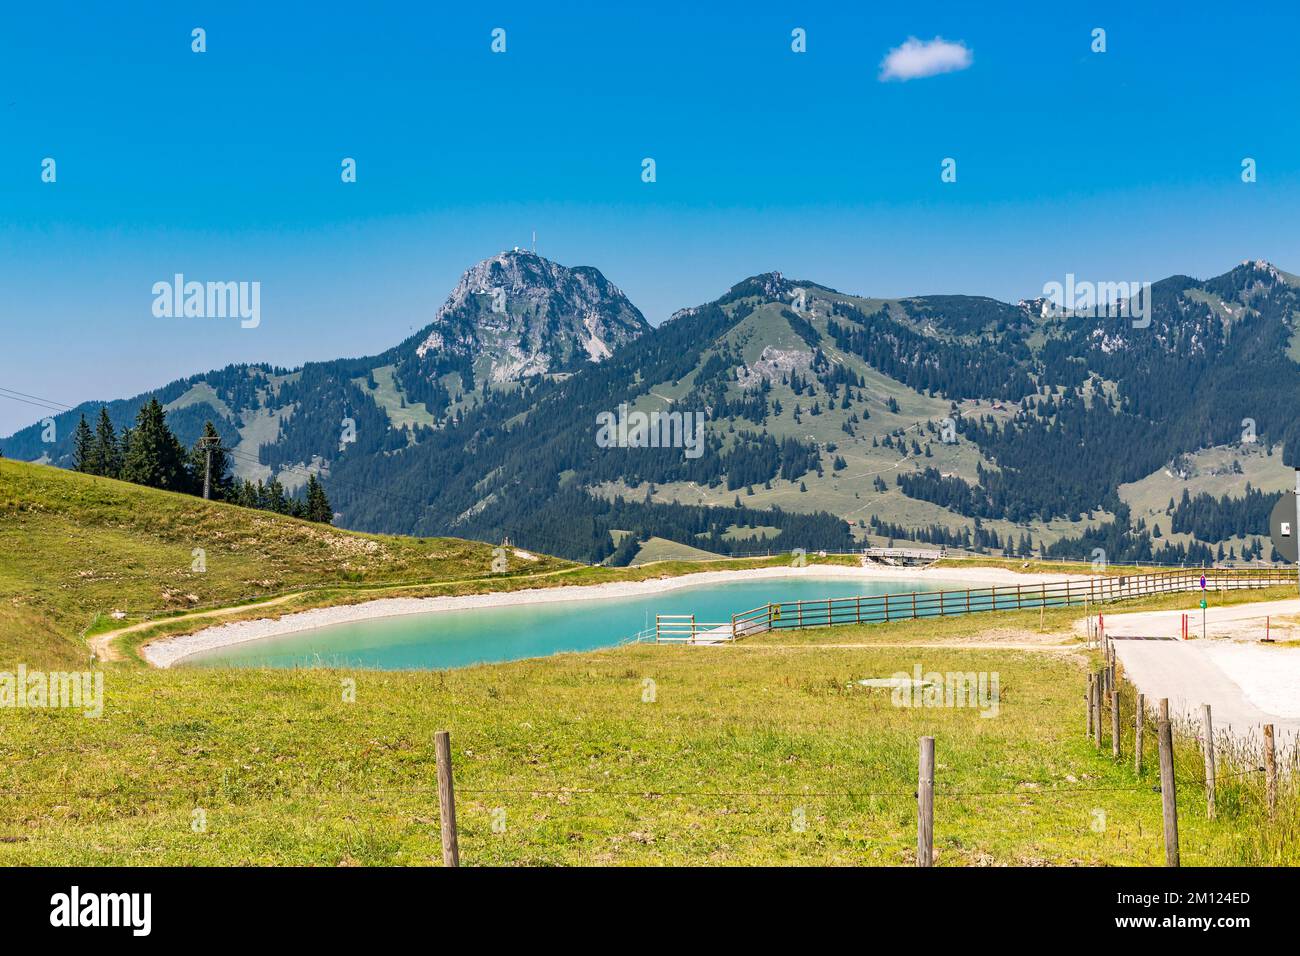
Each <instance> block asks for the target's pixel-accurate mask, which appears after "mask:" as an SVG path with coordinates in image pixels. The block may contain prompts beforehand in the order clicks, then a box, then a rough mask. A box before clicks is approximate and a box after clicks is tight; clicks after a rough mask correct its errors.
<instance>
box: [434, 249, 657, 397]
mask: <svg viewBox="0 0 1300 956" xmlns="http://www.w3.org/2000/svg"><path fill="white" fill-rule="evenodd" d="M649 330H650V324H649V323H648V322H646V320H645V316H643V315H642V314H641V312H640V311H639V310H638V309H637V308H636V306H634V305H632V303H631V302H629V301H628V299H627V297H626V296H625V295H623V293H622V292H621V291H619V289H618V287H617V286H615V285H614V284H613V283H611V282H610V281H609V280H608V279H606V278H605V277H604V276H603V275H602V274H601V273H600V270H598V269H594V268H592V267H591V266H578V267H575V268H572V269H570V268H567V267H566V266H562V265H560V264H558V263H555V262H551V261H550V260H549V259H544V258H542V257H541V256H539V255H537V254H535V253H532V252H525V251H521V250H518V249H516V250H514V251H512V252H503V253H501V254H500V255H497V256H493V257H492V258H490V259H484V260H483V261H482V262H480V263H478V264H477V265H475V266H473V267H472V268H470V269H469V270H467V271H466V272H465V274H464V275H462V276H461V278H460V281H459V282H458V283H456V287H455V288H454V289H453V290H452V292H451V295H449V296H448V297H447V301H446V302H444V303H443V304H442V306H441V307H440V308H439V309H438V311H437V313H436V314H435V315H434V319H433V323H432V324H431V325H430V327H429V329H428V330H427V332H426V334H425V335H424V338H423V339H422V340H421V341H420V342H419V344H418V345H417V346H416V349H415V354H416V356H417V358H418V359H419V360H420V362H421V363H422V364H423V365H424V366H425V367H426V368H427V369H428V370H429V371H430V372H433V373H436V372H438V371H441V370H448V369H453V368H464V367H465V366H466V365H469V366H470V367H471V368H472V369H473V374H474V378H475V379H476V380H478V381H481V382H490V383H496V382H508V381H516V380H518V379H521V378H525V377H528V376H533V375H544V374H548V373H555V372H566V371H576V370H577V369H579V368H581V367H582V366H584V365H586V364H588V363H590V362H599V361H601V360H603V359H605V358H608V357H609V356H610V355H611V354H612V353H613V351H614V350H615V349H616V348H618V347H619V346H620V345H623V344H624V343H626V342H630V341H631V340H632V339H635V338H637V337H638V336H640V335H642V334H644V333H645V332H648V331H649Z"/></svg>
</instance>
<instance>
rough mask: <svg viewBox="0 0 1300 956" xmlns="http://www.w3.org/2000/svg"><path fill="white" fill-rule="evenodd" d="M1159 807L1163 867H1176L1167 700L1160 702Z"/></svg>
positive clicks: (1175, 813) (1174, 795)
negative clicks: (1163, 842) (1162, 840)
mask: <svg viewBox="0 0 1300 956" xmlns="http://www.w3.org/2000/svg"><path fill="white" fill-rule="evenodd" d="M1157 736H1158V739H1159V741H1160V807H1161V811H1162V815H1163V817H1164V829H1165V866H1178V795H1177V793H1176V792H1175V790H1174V734H1173V729H1172V728H1171V727H1170V726H1169V700H1168V698H1162V699H1161V701H1160V725H1159V734H1158V735H1157Z"/></svg>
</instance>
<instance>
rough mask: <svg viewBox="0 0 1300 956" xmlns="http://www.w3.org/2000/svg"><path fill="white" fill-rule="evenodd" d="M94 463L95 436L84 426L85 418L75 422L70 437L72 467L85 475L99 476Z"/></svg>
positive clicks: (88, 427)
mask: <svg viewBox="0 0 1300 956" xmlns="http://www.w3.org/2000/svg"><path fill="white" fill-rule="evenodd" d="M96 465H97V463H96V461H95V436H94V435H93V434H91V431H90V426H89V425H88V424H86V416H85V415H84V414H83V415H82V416H81V421H79V422H77V430H76V432H74V433H73V435H72V467H73V468H75V469H76V470H77V471H84V472H86V473H87V474H91V475H98V474H100V472H99V470H98V468H97V467H96Z"/></svg>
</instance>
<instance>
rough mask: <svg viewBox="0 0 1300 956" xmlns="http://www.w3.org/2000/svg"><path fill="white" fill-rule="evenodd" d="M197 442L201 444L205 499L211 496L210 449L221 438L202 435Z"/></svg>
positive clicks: (219, 442)
mask: <svg viewBox="0 0 1300 956" xmlns="http://www.w3.org/2000/svg"><path fill="white" fill-rule="evenodd" d="M199 444H200V445H202V446H203V452H204V461H203V498H204V500H205V501H206V500H207V499H209V498H211V497H212V449H213V448H214V447H216V446H217V445H220V444H221V439H220V438H219V437H217V436H215V435H203V436H202V437H200V438H199Z"/></svg>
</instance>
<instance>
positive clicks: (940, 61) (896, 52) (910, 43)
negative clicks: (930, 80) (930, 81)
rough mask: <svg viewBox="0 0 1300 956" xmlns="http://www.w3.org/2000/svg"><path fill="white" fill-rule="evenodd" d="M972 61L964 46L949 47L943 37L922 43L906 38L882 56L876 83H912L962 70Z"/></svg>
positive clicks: (961, 44)
mask: <svg viewBox="0 0 1300 956" xmlns="http://www.w3.org/2000/svg"><path fill="white" fill-rule="evenodd" d="M973 61H974V57H973V56H972V55H971V51H970V50H968V49H967V48H966V44H964V43H949V42H948V41H947V40H945V39H944V38H943V37H935V38H934V39H933V40H929V41H922V40H918V39H917V38H916V37H908V38H907V42H906V43H904V44H903V45H902V46H900V47H895V48H894V49H892V50H890V51H889V53H888V54H886V56H885V59H884V60H883V61H882V62H881V64H880V79H881V82H884V81H885V80H915V79H919V78H920V77H923V76H937V75H938V74H940V73H953V72H956V71H957V70H964V69H966V67H968V66H970V65H971V63H972V62H973Z"/></svg>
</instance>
